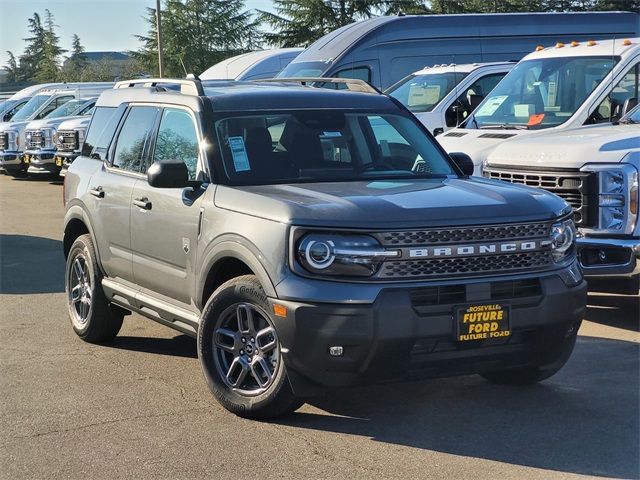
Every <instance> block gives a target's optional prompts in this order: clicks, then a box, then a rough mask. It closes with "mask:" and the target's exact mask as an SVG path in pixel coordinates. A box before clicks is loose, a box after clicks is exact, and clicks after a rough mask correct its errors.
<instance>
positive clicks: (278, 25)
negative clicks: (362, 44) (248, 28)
mask: <svg viewBox="0 0 640 480" xmlns="http://www.w3.org/2000/svg"><path fill="white" fill-rule="evenodd" d="M274 3H275V10H276V12H277V14H274V13H270V12H265V11H262V10H258V13H259V16H258V20H259V21H260V22H263V23H266V24H267V25H269V26H270V27H271V28H272V29H273V33H266V34H265V35H264V38H265V41H266V43H268V44H269V45H272V46H276V47H305V46H308V45H309V44H311V43H312V42H314V41H315V40H317V39H319V38H321V37H323V36H324V35H326V34H327V33H329V32H332V31H333V30H336V29H337V28H340V27H342V26H345V25H348V24H350V23H353V22H355V21H358V20H363V19H366V18H371V17H374V16H376V15H392V14H398V13H400V12H403V13H407V14H418V13H429V10H428V9H427V8H426V7H425V6H424V5H423V2H422V1H421V0H393V1H388V0H387V1H385V0H353V1H350V0H274Z"/></svg>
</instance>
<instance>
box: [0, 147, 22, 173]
mask: <svg viewBox="0 0 640 480" xmlns="http://www.w3.org/2000/svg"><path fill="white" fill-rule="evenodd" d="M0 167H2V168H4V169H5V170H7V171H15V170H26V169H27V167H26V166H25V164H24V159H23V158H22V152H18V151H11V150H8V151H7V150H5V151H3V152H0Z"/></svg>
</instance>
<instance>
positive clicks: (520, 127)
mask: <svg viewBox="0 0 640 480" xmlns="http://www.w3.org/2000/svg"><path fill="white" fill-rule="evenodd" d="M479 128H480V130H492V129H498V130H529V127H527V126H526V125H511V124H509V123H503V124H502V125H483V126H481V127H479Z"/></svg>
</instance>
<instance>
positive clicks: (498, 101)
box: [476, 95, 507, 117]
mask: <svg viewBox="0 0 640 480" xmlns="http://www.w3.org/2000/svg"><path fill="white" fill-rule="evenodd" d="M506 99H507V96H506V95H498V96H496V97H491V98H490V99H489V100H488V101H487V102H486V103H485V104H484V105H483V106H482V108H481V109H480V110H478V113H477V114H476V116H477V117H484V116H490V115H493V114H494V113H496V110H498V108H500V105H502V102H504V101H505V100H506Z"/></svg>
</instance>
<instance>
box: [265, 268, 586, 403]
mask: <svg viewBox="0 0 640 480" xmlns="http://www.w3.org/2000/svg"><path fill="white" fill-rule="evenodd" d="M586 301H587V284H586V282H585V281H584V280H582V281H580V283H578V284H577V285H575V286H573V287H567V286H566V285H565V283H564V282H563V281H562V280H561V278H560V277H559V276H558V275H547V276H543V277H535V278H525V279H523V278H520V279H515V280H492V281H485V282H474V283H466V284H464V283H463V284H461V283H457V284H455V283H449V284H445V285H443V284H440V285H439V284H437V283H435V282H434V283H431V284H420V285H416V286H405V287H400V288H394V287H389V286H387V288H382V289H381V290H380V292H379V294H378V295H377V298H376V299H375V301H374V302H373V303H372V304H349V303H347V304H335V303H314V302H312V301H310V302H295V301H280V300H277V299H272V300H271V302H272V303H275V304H278V305H281V306H285V307H286V311H287V315H286V317H278V316H275V317H274V320H275V322H276V329H277V330H278V335H279V337H280V341H281V343H282V348H283V356H284V359H285V364H286V365H287V369H288V370H289V371H291V372H292V374H293V375H291V377H292V384H293V388H294V391H296V389H297V385H296V380H295V379H296V378H298V379H299V378H301V377H303V378H304V379H305V380H311V381H312V384H315V385H324V386H351V385H355V384H363V383H375V382H380V381H386V380H393V379H400V378H403V377H406V376H413V374H416V375H417V376H420V377H425V376H426V377H438V376H452V375H464V374H473V373H486V372H491V371H498V370H504V369H509V368H525V367H529V366H538V367H541V368H544V367H549V366H551V365H553V364H554V362H557V361H559V359H560V358H562V356H563V354H564V353H566V351H567V349H569V348H572V346H573V342H574V341H575V335H576V334H577V330H578V328H579V326H580V323H581V321H582V318H583V315H584V312H585V307H586ZM489 304H500V305H502V306H508V308H509V309H510V319H511V328H510V330H511V335H510V336H508V337H502V338H487V339H486V340H474V341H470V342H458V341H457V339H456V311H457V309H458V308H459V307H468V306H470V305H489ZM332 347H341V349H342V354H341V355H335V352H336V350H338V351H339V349H336V348H332ZM332 351H333V353H334V354H333V355H332V354H331V352H332Z"/></svg>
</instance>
